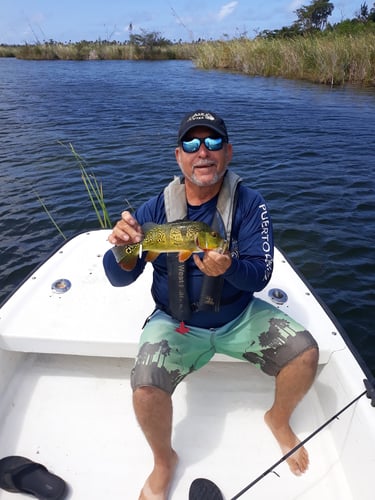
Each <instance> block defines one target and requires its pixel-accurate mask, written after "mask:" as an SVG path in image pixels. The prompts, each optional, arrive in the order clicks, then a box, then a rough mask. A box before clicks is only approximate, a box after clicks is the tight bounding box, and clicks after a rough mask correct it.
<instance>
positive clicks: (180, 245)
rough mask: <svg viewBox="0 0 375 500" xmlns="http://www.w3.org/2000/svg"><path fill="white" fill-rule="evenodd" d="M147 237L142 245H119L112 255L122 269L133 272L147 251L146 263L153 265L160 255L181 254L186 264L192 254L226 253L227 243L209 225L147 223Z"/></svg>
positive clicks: (179, 255)
mask: <svg viewBox="0 0 375 500" xmlns="http://www.w3.org/2000/svg"><path fill="white" fill-rule="evenodd" d="M142 231H143V234H144V238H143V240H142V242H141V243H134V244H130V245H116V246H115V247H113V248H112V252H113V253H114V256H115V258H116V261H117V262H118V263H121V267H122V268H123V269H126V270H127V271H131V270H132V269H133V268H134V266H135V265H136V263H137V258H138V257H140V256H141V255H142V252H143V251H147V256H146V261H147V262H151V261H153V260H155V259H156V257H158V255H160V254H161V253H170V252H174V253H178V260H179V261H180V262H184V261H185V260H187V259H188V258H189V257H190V256H191V254H192V253H195V252H204V251H207V250H217V251H219V252H224V251H225V250H226V247H227V242H226V240H224V239H223V238H222V237H221V236H220V235H219V234H218V233H217V232H215V231H212V229H211V228H210V226H209V225H208V224H205V223H204V222H198V221H189V220H183V221H176V222H168V223H166V224H155V223H153V222H147V223H146V224H144V225H143V226H142Z"/></svg>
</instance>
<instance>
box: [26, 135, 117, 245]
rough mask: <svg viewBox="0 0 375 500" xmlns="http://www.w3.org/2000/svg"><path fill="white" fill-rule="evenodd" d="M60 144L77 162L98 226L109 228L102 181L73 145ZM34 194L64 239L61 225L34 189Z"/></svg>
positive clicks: (109, 222) (110, 224) (110, 225)
mask: <svg viewBox="0 0 375 500" xmlns="http://www.w3.org/2000/svg"><path fill="white" fill-rule="evenodd" d="M60 144H61V145H62V146H64V147H66V148H68V149H69V150H70V151H71V153H72V154H73V157H74V159H75V160H76V162H77V165H78V168H79V170H80V174H81V179H82V182H83V184H84V186H85V189H86V192H87V194H88V196H89V199H90V202H91V205H92V207H93V209H94V212H95V214H96V217H97V219H98V222H99V225H100V227H101V228H102V229H108V228H111V227H112V223H111V219H110V217H109V213H108V210H107V206H106V203H105V199H104V191H103V185H102V183H101V182H99V181H98V180H97V178H96V176H95V174H94V173H93V172H89V170H88V168H87V165H86V162H85V160H84V159H83V158H82V157H81V156H80V155H79V154H78V153H77V151H76V150H75V149H74V146H73V145H72V144H71V143H69V144H68V145H66V144H64V143H62V142H60ZM35 195H36V197H37V199H38V201H39V203H40V204H41V206H42V208H43V210H44V211H45V213H46V214H47V216H48V218H49V219H50V221H51V222H52V224H53V225H54V226H55V228H56V229H57V231H58V232H59V233H60V234H61V236H62V237H63V238H64V239H67V238H66V236H65V234H64V233H63V231H62V229H61V227H60V226H59V224H58V223H57V222H56V220H55V218H54V217H53V215H52V214H51V212H50V211H49V209H48V207H47V205H46V204H45V202H44V200H43V199H42V198H41V197H40V196H39V194H38V193H37V192H36V191H35Z"/></svg>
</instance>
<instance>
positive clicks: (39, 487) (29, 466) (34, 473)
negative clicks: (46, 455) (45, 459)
mask: <svg viewBox="0 0 375 500" xmlns="http://www.w3.org/2000/svg"><path fill="white" fill-rule="evenodd" d="M0 488H3V489H4V490H6V491H10V492H12V493H28V494H29V495H34V496H35V497H36V498H38V499H39V500H64V498H66V495H67V493H68V488H67V485H66V483H65V481H64V480H63V479H61V478H60V477H58V476H56V475H55V474H52V473H51V472H49V471H48V470H47V468H46V467H44V465H42V464H38V463H36V462H33V461H32V460H29V459H28V458H25V457H20V456H16V455H14V456H10V457H5V458H2V459H1V460H0Z"/></svg>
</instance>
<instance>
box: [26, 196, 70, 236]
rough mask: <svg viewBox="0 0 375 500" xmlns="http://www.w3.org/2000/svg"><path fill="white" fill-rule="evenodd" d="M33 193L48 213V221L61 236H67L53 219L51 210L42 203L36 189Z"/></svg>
mask: <svg viewBox="0 0 375 500" xmlns="http://www.w3.org/2000/svg"><path fill="white" fill-rule="evenodd" d="M34 193H35V196H36V197H37V199H38V201H39V203H40V204H41V205H42V208H43V210H44V211H45V213H46V214H47V215H48V217H49V219H50V221H51V222H52V224H53V225H54V226H55V228H56V229H57V231H58V232H59V233H60V234H61V236H62V237H63V238H64V240H66V239H67V237H66V236H65V234H64V233H63V231H62V229H61V228H60V226H59V225H58V224H57V222H56V221H55V219H54V217H53V215H52V214H51V212H50V211H49V210H48V208H47V205H46V204H45V203H44V200H43V199H42V198H41V197H40V196H39V194H38V193H37V191H34Z"/></svg>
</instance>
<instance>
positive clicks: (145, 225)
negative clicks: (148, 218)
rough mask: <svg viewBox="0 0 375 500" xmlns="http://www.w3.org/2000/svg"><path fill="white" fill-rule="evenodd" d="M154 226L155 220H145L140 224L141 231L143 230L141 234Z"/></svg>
mask: <svg viewBox="0 0 375 500" xmlns="http://www.w3.org/2000/svg"><path fill="white" fill-rule="evenodd" d="M155 226H157V224H156V222H145V223H144V224H143V225H142V231H143V234H146V233H147V231H150V230H151V229H153V228H154V227H155Z"/></svg>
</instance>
